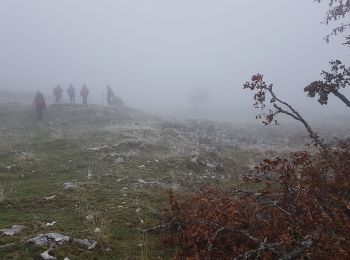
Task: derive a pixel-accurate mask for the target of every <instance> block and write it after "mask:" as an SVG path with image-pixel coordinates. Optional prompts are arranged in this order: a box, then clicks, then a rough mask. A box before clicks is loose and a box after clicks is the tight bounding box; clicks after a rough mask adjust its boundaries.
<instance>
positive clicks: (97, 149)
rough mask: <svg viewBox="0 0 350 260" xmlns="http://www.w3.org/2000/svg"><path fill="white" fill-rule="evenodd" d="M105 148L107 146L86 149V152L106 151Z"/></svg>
mask: <svg viewBox="0 0 350 260" xmlns="http://www.w3.org/2000/svg"><path fill="white" fill-rule="evenodd" d="M106 148H108V146H107V145H101V146H97V147H92V148H88V150H89V151H95V152H96V151H100V150H102V149H106Z"/></svg>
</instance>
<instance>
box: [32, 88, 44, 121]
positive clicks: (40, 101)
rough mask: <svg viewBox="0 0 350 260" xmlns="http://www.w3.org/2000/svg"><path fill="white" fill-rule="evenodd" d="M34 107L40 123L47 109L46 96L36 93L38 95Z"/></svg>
mask: <svg viewBox="0 0 350 260" xmlns="http://www.w3.org/2000/svg"><path fill="white" fill-rule="evenodd" d="M33 106H34V109H35V112H36V116H37V118H38V121H41V120H42V118H43V111H44V110H45V109H46V102H45V98H44V95H43V94H42V93H41V92H40V91H37V92H36V95H35V97H34V101H33Z"/></svg>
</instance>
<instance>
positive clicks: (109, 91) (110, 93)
mask: <svg viewBox="0 0 350 260" xmlns="http://www.w3.org/2000/svg"><path fill="white" fill-rule="evenodd" d="M113 98H114V92H113V90H112V89H111V88H110V87H109V86H107V105H108V106H110V105H111V104H112V99H113Z"/></svg>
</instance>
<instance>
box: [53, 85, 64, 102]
mask: <svg viewBox="0 0 350 260" xmlns="http://www.w3.org/2000/svg"><path fill="white" fill-rule="evenodd" d="M62 92H63V89H62V88H61V87H60V85H57V86H56V87H55V88H54V89H53V94H54V95H55V104H60V103H61V101H62Z"/></svg>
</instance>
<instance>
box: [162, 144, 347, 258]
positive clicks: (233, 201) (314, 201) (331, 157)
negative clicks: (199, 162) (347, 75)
mask: <svg viewBox="0 0 350 260" xmlns="http://www.w3.org/2000/svg"><path fill="white" fill-rule="evenodd" d="M349 147H350V142H349V141H346V142H345V141H344V142H343V143H342V144H339V145H338V146H337V147H334V148H328V149H324V150H321V151H320V152H317V153H315V154H310V153H309V152H305V151H304V152H295V153H292V154H289V155H288V156H285V157H276V158H272V159H267V160H264V161H263V162H262V163H261V164H260V165H258V166H257V167H256V173H255V174H254V175H250V176H246V178H244V179H243V181H242V183H243V185H242V186H241V188H240V189H239V190H238V189H237V190H233V191H220V190H218V189H214V188H208V189H205V190H203V191H202V192H200V193H196V194H193V195H192V196H190V197H189V198H187V199H183V200H181V201H179V200H177V199H175V197H174V195H173V194H170V196H169V204H168V207H167V209H166V211H165V219H164V227H167V229H166V232H165V233H164V234H163V235H162V241H161V242H162V244H163V246H169V245H170V246H175V247H177V251H176V255H175V257H176V258H177V259H260V258H261V259H295V258H312V259H349V258H350V150H349ZM252 182H254V183H259V187H260V188H259V189H257V190H256V191H251V190H250V191H249V190H248V189H244V187H247V185H249V184H251V183H252Z"/></svg>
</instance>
